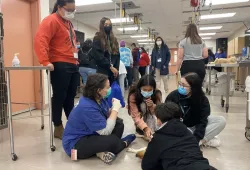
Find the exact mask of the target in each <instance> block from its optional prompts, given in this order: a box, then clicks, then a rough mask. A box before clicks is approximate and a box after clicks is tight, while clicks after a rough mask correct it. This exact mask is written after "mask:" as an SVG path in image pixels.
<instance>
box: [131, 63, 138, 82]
mask: <svg viewBox="0 0 250 170" xmlns="http://www.w3.org/2000/svg"><path fill="white" fill-rule="evenodd" d="M132 71H133V80H134V82H135V83H137V82H138V81H139V67H138V66H134V67H133V69H132Z"/></svg>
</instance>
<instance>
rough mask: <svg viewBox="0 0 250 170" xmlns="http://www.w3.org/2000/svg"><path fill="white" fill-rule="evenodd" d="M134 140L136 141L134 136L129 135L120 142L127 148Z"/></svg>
mask: <svg viewBox="0 0 250 170" xmlns="http://www.w3.org/2000/svg"><path fill="white" fill-rule="evenodd" d="M135 139H136V135H135V134H131V135H128V136H126V137H125V138H122V141H123V142H125V143H126V144H127V146H126V147H128V146H129V145H130V144H131V143H132V142H133V141H134V140H135Z"/></svg>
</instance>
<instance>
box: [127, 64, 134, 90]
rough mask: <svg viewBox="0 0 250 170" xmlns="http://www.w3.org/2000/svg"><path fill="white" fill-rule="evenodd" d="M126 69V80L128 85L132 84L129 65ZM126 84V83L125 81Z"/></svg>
mask: <svg viewBox="0 0 250 170" xmlns="http://www.w3.org/2000/svg"><path fill="white" fill-rule="evenodd" d="M126 70H127V80H128V87H130V86H131V85H132V76H133V75H132V68H131V67H126ZM125 84H127V83H125Z"/></svg>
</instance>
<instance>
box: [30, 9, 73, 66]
mask: <svg viewBox="0 0 250 170" xmlns="http://www.w3.org/2000/svg"><path fill="white" fill-rule="evenodd" d="M70 30H71V31H70ZM75 44H76V35H75V31H74V28H73V25H72V23H71V22H70V21H67V20H64V19H63V18H62V17H60V16H59V15H58V14H57V13H54V14H52V15H49V16H48V17H46V18H45V19H44V20H43V21H42V23H41V24H40V26H39V28H38V31H37V33H36V35H35V39H34V49H35V53H36V55H37V57H38V60H39V62H40V63H41V64H42V65H44V66H47V65H48V64H50V63H54V62H66V63H72V64H76V63H77V59H76V58H74V53H77V49H76V45H75Z"/></svg>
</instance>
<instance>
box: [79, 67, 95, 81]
mask: <svg viewBox="0 0 250 170" xmlns="http://www.w3.org/2000/svg"><path fill="white" fill-rule="evenodd" d="M79 72H80V74H81V76H82V81H83V84H86V82H87V79H88V76H89V75H91V74H95V73H96V69H93V68H88V67H80V68H79Z"/></svg>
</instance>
